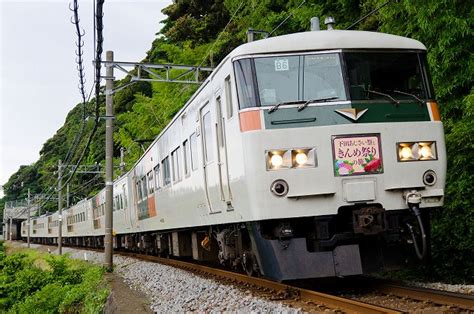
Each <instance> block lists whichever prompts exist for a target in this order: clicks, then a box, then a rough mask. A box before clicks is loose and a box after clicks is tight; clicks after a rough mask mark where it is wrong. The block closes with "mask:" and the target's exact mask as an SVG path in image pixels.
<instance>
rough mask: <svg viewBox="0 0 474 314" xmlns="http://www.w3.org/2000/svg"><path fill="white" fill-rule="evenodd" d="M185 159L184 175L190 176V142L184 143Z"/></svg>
mask: <svg viewBox="0 0 474 314" xmlns="http://www.w3.org/2000/svg"><path fill="white" fill-rule="evenodd" d="M183 155H184V156H183V157H184V158H183V159H184V174H185V175H188V174H189V166H190V162H191V160H190V157H191V156H190V152H189V141H188V140H185V141H184V142H183Z"/></svg>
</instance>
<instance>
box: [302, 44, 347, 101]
mask: <svg viewBox="0 0 474 314" xmlns="http://www.w3.org/2000/svg"><path fill="white" fill-rule="evenodd" d="M303 67H304V68H303V71H304V78H303V80H304V83H303V84H304V88H303V100H312V99H334V100H336V99H337V100H346V99H347V98H346V93H345V89H344V80H343V77H342V71H341V62H340V55H339V54H336V53H328V54H316V55H307V56H304V66H303Z"/></svg>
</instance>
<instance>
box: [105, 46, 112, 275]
mask: <svg viewBox="0 0 474 314" xmlns="http://www.w3.org/2000/svg"><path fill="white" fill-rule="evenodd" d="M105 60H106V61H107V62H113V61H114V52H113V51H107V52H106V53H105ZM105 73H106V74H105V75H106V78H105V237H104V256H105V259H104V263H105V267H106V269H107V271H109V272H111V271H112V270H113V238H112V229H113V195H114V165H113V157H114V106H113V97H114V96H113V89H114V67H113V65H112V64H110V63H107V64H106V72H105Z"/></svg>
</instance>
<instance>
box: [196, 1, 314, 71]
mask: <svg viewBox="0 0 474 314" xmlns="http://www.w3.org/2000/svg"><path fill="white" fill-rule="evenodd" d="M305 1H306V0H305ZM243 5H244V1H242V2H240V4H239V6H238V7H237V9H236V10H235V11H234V13H233V14H232V16H231V17H230V19H229V21H228V22H227V24H226V25H225V26H224V28H223V29H222V30H221V31H220V33H219V35H217V38H216V40H215V41H214V43H213V44H212V46H211V48H210V49H208V50H207V53H206V56H205V57H204V58H203V59H202V61H201V63H199V65H198V67H200V66H201V65H202V64H203V63H204V61H205V60H206V59H207V57H208V56H209V54H210V53H211V51H212V49H214V46H215V45H216V44H217V42H218V41H219V38H220V37H221V36H222V34H223V33H224V31H225V30H226V29H227V26H229V24H230V23H231V22H232V20H233V19H234V17H235V16H236V14H237V12H239V10H240V8H242V6H243Z"/></svg>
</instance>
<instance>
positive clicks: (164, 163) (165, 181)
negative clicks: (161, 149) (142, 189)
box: [161, 157, 171, 186]
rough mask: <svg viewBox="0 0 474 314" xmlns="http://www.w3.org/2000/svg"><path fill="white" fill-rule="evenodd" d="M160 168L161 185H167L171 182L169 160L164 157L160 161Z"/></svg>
mask: <svg viewBox="0 0 474 314" xmlns="http://www.w3.org/2000/svg"><path fill="white" fill-rule="evenodd" d="M161 168H162V170H163V186H167V185H168V184H170V183H171V172H170V160H169V157H166V158H165V159H163V161H162V162H161Z"/></svg>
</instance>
